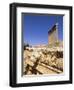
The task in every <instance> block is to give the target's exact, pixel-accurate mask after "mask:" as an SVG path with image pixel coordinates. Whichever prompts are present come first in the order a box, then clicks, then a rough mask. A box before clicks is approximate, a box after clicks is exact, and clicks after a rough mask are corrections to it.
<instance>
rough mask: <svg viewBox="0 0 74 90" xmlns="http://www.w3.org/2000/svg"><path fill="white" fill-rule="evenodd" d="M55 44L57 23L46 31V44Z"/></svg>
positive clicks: (56, 40)
mask: <svg viewBox="0 0 74 90" xmlns="http://www.w3.org/2000/svg"><path fill="white" fill-rule="evenodd" d="M56 42H58V23H56V24H55V25H54V26H53V27H52V28H51V30H49V31H48V44H49V45H54V44H55V43H56Z"/></svg>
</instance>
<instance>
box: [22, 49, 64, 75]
mask: <svg viewBox="0 0 74 90" xmlns="http://www.w3.org/2000/svg"><path fill="white" fill-rule="evenodd" d="M23 58H24V60H23V62H24V65H23V67H24V66H25V65H26V66H27V65H29V66H31V67H32V70H31V71H29V69H27V70H28V71H26V68H25V67H24V69H23V72H26V74H34V73H35V74H37V73H38V72H37V71H35V70H38V71H39V72H40V73H43V74H48V73H49V74H51V72H52V73H57V71H58V70H60V71H61V72H63V50H62V48H61V49H59V47H56V48H30V47H29V48H28V47H27V48H26V50H24V53H23ZM41 63H43V64H45V65H48V66H51V67H53V69H55V68H56V69H57V71H56V72H54V70H53V71H52V70H49V69H48V68H45V67H43V66H41ZM33 70H34V72H33ZM46 72H47V73H46ZM38 74H39V73H38Z"/></svg>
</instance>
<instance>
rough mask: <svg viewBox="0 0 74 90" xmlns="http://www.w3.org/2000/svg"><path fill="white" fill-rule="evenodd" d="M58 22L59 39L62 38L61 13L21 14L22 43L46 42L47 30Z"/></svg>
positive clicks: (36, 43) (35, 43)
mask: <svg viewBox="0 0 74 90" xmlns="http://www.w3.org/2000/svg"><path fill="white" fill-rule="evenodd" d="M56 22H58V35H59V39H60V40H63V16H62V15H36V14H23V15H22V24H23V25H22V26H23V27H22V28H23V40H24V43H29V44H30V45H38V44H48V31H49V30H50V29H51V28H52V27H53V25H54V24H56Z"/></svg>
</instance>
